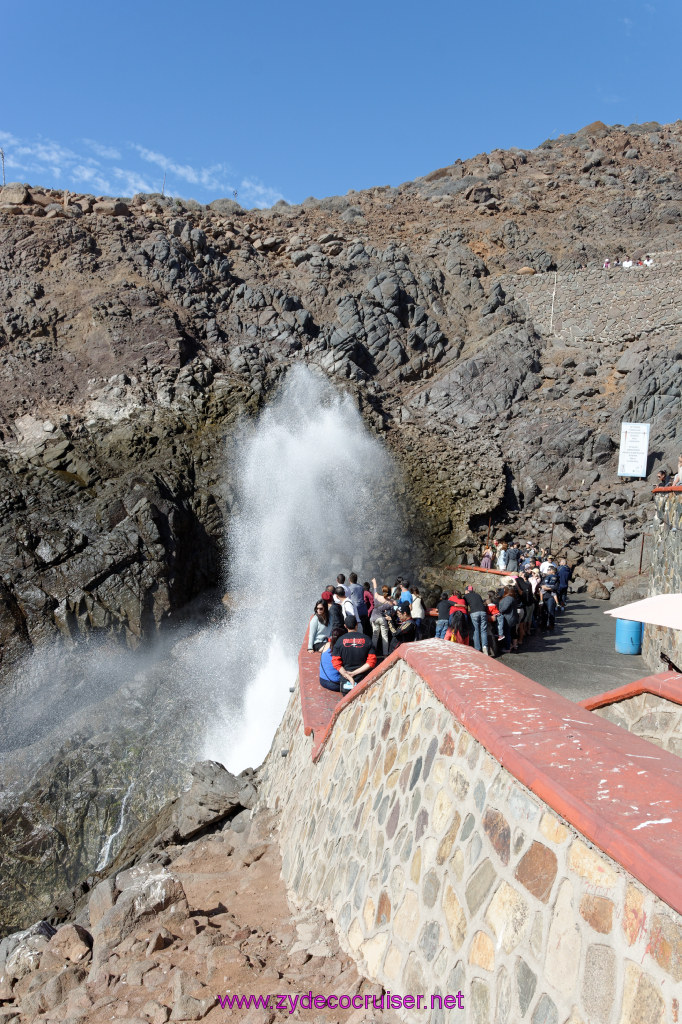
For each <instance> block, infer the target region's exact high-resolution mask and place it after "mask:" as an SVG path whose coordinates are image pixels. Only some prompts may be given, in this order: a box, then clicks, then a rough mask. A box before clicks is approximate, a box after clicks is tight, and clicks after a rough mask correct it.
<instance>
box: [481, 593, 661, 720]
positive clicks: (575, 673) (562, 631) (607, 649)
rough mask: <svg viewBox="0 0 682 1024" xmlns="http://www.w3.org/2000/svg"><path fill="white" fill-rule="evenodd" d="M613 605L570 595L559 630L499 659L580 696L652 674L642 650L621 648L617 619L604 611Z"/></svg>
mask: <svg viewBox="0 0 682 1024" xmlns="http://www.w3.org/2000/svg"><path fill="white" fill-rule="evenodd" d="M621 603H622V602H621ZM609 607H610V605H609V604H608V603H607V602H605V601H594V600H592V599H591V598H589V597H584V596H583V595H582V594H577V595H574V596H573V597H569V600H568V603H567V605H566V611H565V612H557V617H556V629H555V630H554V632H553V633H544V634H543V633H535V634H533V636H532V637H531V638H530V640H529V641H528V642H527V643H526V644H525V645H524V646H523V647H522V648H521V650H520V651H519V652H518V653H517V654H505V655H503V656H502V657H501V658H500V659H499V660H500V661H501V662H503V663H504V664H505V665H509V666H510V668H513V669H514V670H515V671H516V672H520V673H521V674H522V675H524V676H527V677H528V678H529V679H533V680H534V681H535V682H536V683H542V685H543V686H546V687H547V688H548V689H550V690H554V692H555V693H559V694H561V696H562V697H566V699H567V700H572V701H576V702H577V701H580V700H584V699H585V698H586V697H595V696H597V695H598V694H600V693H605V692H606V691H607V690H614V689H615V688H616V687H617V686H623V685H624V684H625V683H632V682H634V681H635V680H636V679H641V678H642V677H643V676H647V675H649V674H650V672H651V671H652V670H651V669H650V668H648V667H647V665H646V664H645V662H644V659H643V658H642V657H641V656H639V655H631V654H630V655H629V654H617V653H616V649H615V637H616V622H615V619H612V618H611V617H610V616H609V615H604V612H605V610H606V609H607V608H609Z"/></svg>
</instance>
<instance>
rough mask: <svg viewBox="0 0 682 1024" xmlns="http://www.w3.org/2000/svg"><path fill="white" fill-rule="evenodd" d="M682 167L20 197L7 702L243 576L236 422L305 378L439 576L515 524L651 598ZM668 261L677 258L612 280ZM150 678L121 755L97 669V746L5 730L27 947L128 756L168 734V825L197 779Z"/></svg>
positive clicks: (613, 154)
mask: <svg viewBox="0 0 682 1024" xmlns="http://www.w3.org/2000/svg"><path fill="white" fill-rule="evenodd" d="M681 168H682V123H681V122H678V123H676V124H674V125H668V126H660V125H656V124H648V125H638V126H630V127H629V128H623V127H618V126H616V127H612V128H607V127H606V126H604V125H602V124H594V125H591V126H589V127H587V128H585V129H583V130H582V131H580V132H578V133H577V134H575V135H571V136H562V137H560V138H559V139H556V140H548V141H547V142H545V143H543V144H542V145H540V146H539V147H538V148H537V149H534V150H531V151H526V150H523V151H522V150H516V149H515V150H510V151H507V152H502V151H494V152H492V153H490V154H481V155H479V156H477V157H474V158H472V159H470V160H466V161H461V160H457V161H456V162H455V163H453V164H452V165H451V166H448V167H444V168H441V169H439V170H437V171H434V172H433V173H432V174H430V175H427V176H426V177H425V178H422V179H419V180H417V181H414V182H406V183H405V184H403V185H401V186H399V187H398V188H390V187H380V188H374V189H370V190H368V191H366V192H351V193H349V194H348V195H347V196H342V197H333V198H329V199H324V200H316V199H309V200H306V201H305V202H304V203H303V204H301V205H300V206H288V205H287V204H285V203H279V204H277V205H276V206H275V207H273V208H272V209H270V210H262V211H245V210H243V209H241V208H240V207H239V206H237V204H235V203H233V202H232V201H230V200H218V201H216V202H214V203H212V204H210V206H208V207H204V206H201V205H199V204H198V203H195V202H192V201H181V200H177V199H171V198H168V197H164V196H160V195H138V196H135V197H132V198H129V199H125V200H123V199H116V200H111V199H107V198H104V197H99V198H95V197H92V196H84V195H73V194H71V195H69V194H64V193H62V192H59V193H57V192H54V191H50V190H49V189H46V188H40V187H34V186H27V185H24V184H9V185H6V186H5V187H4V188H3V189H2V190H1V191H0V269H1V270H2V274H1V275H0V509H1V511H2V515H1V516H0V560H1V564H2V573H1V574H0V659H1V665H2V670H3V674H2V682H3V684H6V682H7V680H8V679H9V678H10V674H11V670H12V668H13V667H14V666H15V665H16V664H18V663H19V662H20V661H21V658H22V655H24V654H26V653H27V652H31V651H34V650H38V649H45V648H46V647H48V648H55V647H56V648H57V650H59V647H60V645H65V646H71V645H73V643H74V641H75V640H77V639H78V638H84V637H85V638H87V637H92V636H93V635H95V636H101V637H105V638H107V640H113V641H116V640H120V641H121V642H122V643H123V644H125V645H127V646H128V647H136V646H138V645H140V643H141V642H142V641H143V640H144V639H145V638H149V637H151V636H153V635H155V634H156V633H157V632H159V631H160V630H161V629H162V627H163V625H164V623H165V622H166V620H167V619H168V618H169V616H172V621H174V620H175V618H176V613H177V611H178V610H179V609H180V608H182V607H183V606H187V605H188V602H190V601H191V600H192V599H193V598H195V597H196V596H197V595H201V594H206V593H207V592H208V591H209V590H210V588H212V587H215V586H217V585H218V584H221V583H223V579H222V574H223V545H224V539H225V536H226V534H228V535H229V530H230V519H231V513H232V510H233V506H234V487H233V475H234V471H235V468H234V466H233V464H232V460H231V451H232V443H233V440H234V437H235V431H236V430H237V428H238V424H239V422H240V420H241V418H242V417H250V416H253V415H254V414H255V413H256V412H257V411H258V410H259V409H260V408H261V407H262V405H263V404H264V402H265V401H266V400H267V399H268V397H269V396H270V395H271V394H272V392H273V390H274V389H275V388H276V387H277V385H278V383H279V382H280V381H281V379H282V377H283V375H284V374H285V373H286V371H287V370H288V369H289V368H290V367H291V366H292V365H295V364H297V363H300V362H305V363H306V364H308V365H310V366H311V367H314V368H317V369H318V370H319V372H321V373H323V374H324V375H326V376H328V377H329V378H330V379H331V380H332V381H333V382H334V383H335V384H336V385H337V386H338V387H340V388H343V389H345V390H347V391H348V392H349V393H350V394H352V395H353V396H354V398H355V400H356V402H357V405H358V408H359V409H360V410H361V412H362V414H363V416H364V419H365V421H366V423H367V425H368V427H369V428H370V429H371V430H372V431H373V432H374V433H375V434H377V435H379V436H380V437H381V438H382V439H383V441H384V443H385V444H386V446H387V448H388V449H389V450H390V452H391V453H392V454H393V455H394V457H395V459H396V462H397V464H398V465H399V467H400V468H401V469H402V477H403V483H402V499H403V501H402V504H403V508H404V513H405V518H406V521H407V530H408V535H409V536H410V538H411V539H412V541H413V542H414V554H413V557H412V558H411V560H410V569H411V570H414V569H415V568H418V567H419V566H420V565H421V566H424V565H426V564H428V565H432V566H433V565H435V566H438V565H439V564H448V563H452V562H455V561H459V560H460V558H461V557H462V556H463V555H464V553H465V552H467V551H469V550H470V549H471V548H472V547H473V546H474V545H475V544H476V543H478V542H480V540H481V539H482V538H484V537H485V535H486V533H487V530H488V524H489V523H490V524H491V531H492V535H493V536H497V537H500V538H502V537H508V536H512V535H513V536H521V537H530V538H533V539H539V540H540V541H541V542H544V543H547V542H549V541H550V539H551V542H552V546H553V547H554V549H555V551H560V552H563V551H566V553H567V554H568V555H569V559H570V561H571V562H573V563H574V564H575V565H576V575H577V577H578V583H577V585H578V586H579V587H582V586H585V585H586V584H588V583H589V584H590V585H591V586H592V588H593V591H594V588H596V591H597V592H598V593H599V594H601V596H604V597H608V595H609V592H610V591H611V590H612V589H613V588H614V587H615V586H616V585H617V584H619V583H621V582H622V581H623V579H625V580H627V579H628V578H630V579H631V578H632V577H633V574H634V576H635V582H636V573H637V568H638V564H639V558H640V553H641V543H642V542H641V537H642V534H648V533H650V532H651V530H650V529H648V523H649V521H650V519H651V518H652V516H653V503H652V501H651V495H650V487H651V483H650V482H623V481H620V480H619V479H618V478H617V476H616V453H617V445H618V440H619V434H620V423H621V420H622V419H624V418H625V419H632V420H648V421H650V422H651V449H650V450H651V452H652V458H651V466H650V469H651V470H652V471H653V469H654V468H656V467H658V466H659V465H661V464H662V463H665V462H667V463H668V464H670V463H671V462H672V461H673V457H675V460H676V455H677V453H678V451H679V450H681V449H682V446H681V444H680V442H681V438H680V422H681V421H680V416H679V398H680V383H679V370H680V359H681V358H682V343H681V338H680V323H681V322H682V295H681V288H680V280H681V279H682V278H681V275H680V269H681V267H682V252H680V251H679V250H677V249H676V246H677V245H678V244H679V243H678V241H677V239H678V236H679V225H680V221H681V220H682V184H681V178H680V173H681ZM639 252H642V253H643V252H650V253H652V254H653V262H654V265H653V266H652V267H649V268H633V269H631V270H622V269H620V268H618V269H613V270H610V271H603V270H602V269H601V267H602V262H603V258H604V257H605V256H609V257H610V258H611V260H612V261H614V260H615V259H616V257H618V256H621V257H623V256H625V255H630V256H636V255H637V254H638V253H639ZM333 457H334V453H333V451H331V452H330V460H333ZM380 488H381V481H377V493H380ZM645 542H646V543H648V544H650V543H651V541H650V539H649V540H647V538H646V537H645ZM647 565H648V559H647V549H646V547H645V549H644V561H643V566H644V569H646V568H647ZM79 650H80V649H79ZM103 657H108V655H107V654H106V652H105V654H104V655H103ZM126 679H127V684H126V689H125V700H129V701H130V705H129V708H128V709H127V710H126V713H125V715H120V714H118V713H117V719H121V718H123V720H124V726H125V728H123V730H120V729H119V730H118V732H117V733H116V734H115V735H114V733H110V732H109V731H108V729H109V728H110V719H111V717H112V716H111V714H110V709H111V708H112V707H113V706H116V705H117V702H118V698H117V696H116V693H115V692H112V694H109V695H105V696H106V699H100V697H98V698H97V701H96V702H95V700H94V698H93V697H92V695H91V694H90V689H91V687H92V680H91V677H90V675H89V672H88V669H87V665H86V663H83V666H80V667H77V668H76V669H74V671H73V672H71V673H70V674H69V675H68V678H67V679H66V680H65V682H64V683H63V688H64V694H67V693H70V692H73V693H75V694H77V695H79V696H82V697H83V708H84V711H83V715H84V718H83V723H84V724H83V727H82V728H81V726H80V725H79V724H78V722H76V724H77V725H78V728H76V729H75V731H74V732H73V734H72V735H71V737H70V738H69V740H68V742H67V743H65V744H62V743H61V741H60V740H59V737H58V736H55V738H54V749H53V751H52V755H51V757H50V758H49V759H48V760H45V758H44V757H42V758H36V759H35V760H31V758H32V751H31V750H30V749H27V750H26V751H24V752H23V753H22V756H21V758H20V757H19V756H18V754H17V753H16V749H17V743H18V741H19V738H18V737H17V736H10V737H9V738H8V740H7V742H5V738H3V743H2V746H1V748H0V749H2V751H3V753H2V755H1V758H0V767H2V768H3V771H5V769H7V766H9V770H10V774H11V772H12V771H14V773H15V776H16V778H15V779H14V781H13V790H12V794H11V799H10V798H9V797H8V793H7V791H5V793H4V794H3V800H2V803H0V813H1V814H2V820H1V822H0V824H2V829H1V831H2V835H3V841H2V844H0V847H2V848H1V849H0V856H2V857H3V858H4V859H6V860H7V862H8V863H13V864H14V865H15V868H14V869H13V871H15V873H16V875H15V874H13V875H12V883H13V884H12V893H11V894H10V896H9V897H8V902H7V903H6V905H5V906H4V907H3V916H4V921H3V924H4V926H5V927H7V926H8V925H11V924H18V923H20V921H19V920H18V919H17V916H16V915H17V912H18V911H17V908H18V907H20V906H22V905H23V906H24V911H23V914H24V917H23V918H22V921H30V920H32V919H33V918H34V917H35V916H36V915H37V913H38V912H39V908H41V907H42V906H43V904H44V903H45V900H46V899H47V900H49V898H50V897H51V896H53V895H54V894H55V893H56V892H58V891H59V890H60V889H61V888H64V887H66V886H69V885H72V884H73V883H74V881H75V879H77V878H78V877H80V876H82V875H83V874H86V873H87V872H88V871H91V870H92V869H93V867H94V866H95V864H96V863H97V861H98V859H99V858H100V856H101V848H102V842H103V838H106V835H107V834H111V831H112V829H116V828H118V827H119V826H120V823H121V821H122V812H123V808H124V801H125V799H126V794H127V792H128V790H129V784H130V770H129V767H128V766H127V761H126V757H123V758H122V757H121V756H120V755H121V751H125V752H127V753H130V752H131V751H132V752H133V753H134V750H135V748H136V747H137V746H139V745H140V736H142V735H144V736H145V737H146V740H147V743H148V744H152V743H155V744H156V746H155V747H154V749H155V750H158V751H160V754H159V758H158V764H157V763H156V761H155V762H154V764H153V765H151V766H148V770H147V769H146V770H147V776H146V778H147V780H148V785H147V788H146V790H145V795H146V797H147V798H149V799H152V798H153V799H152V803H153V804H154V802H155V804H154V805H155V806H157V807H158V806H160V804H161V803H162V802H163V800H164V799H165V798H166V797H167V796H168V795H169V793H170V792H172V791H173V788H174V787H176V786H178V785H181V778H182V777H183V771H184V767H183V766H182V765H179V764H178V763H177V760H178V759H177V757H176V759H175V762H174V763H175V764H176V767H177V778H176V777H171V776H170V775H168V773H167V771H166V768H167V765H166V761H167V757H166V753H165V749H164V746H163V739H164V730H165V729H168V738H169V742H170V743H171V745H172V746H173V749H174V750H176V752H177V750H178V749H179V746H180V745H181V744H182V743H183V742H184V738H185V736H186V733H187V731H188V729H190V731H191V723H190V721H189V718H190V716H187V720H185V717H184V716H182V715H177V714H176V713H174V712H172V711H171V710H169V708H170V705H168V706H167V707H166V709H165V712H164V714H165V717H164V716H163V715H162V714H161V712H160V711H159V703H158V702H156V697H155V695H156V693H157V692H158V693H159V694H162V693H163V691H164V688H165V686H166V680H165V679H162V678H158V679H156V680H153V681H152V685H151V686H150V687H149V688H148V689H147V690H146V691H145V692H146V697H145V699H144V700H142V699H141V697H140V692H141V688H140V686H138V684H137V683H136V680H135V670H134V669H131V670H130V672H129V676H128V677H126ZM12 685H13V686H14V687H18V690H17V693H18V697H19V700H21V699H23V698H22V691H21V680H19V682H17V681H16V676H14V677H13V679H12ZM4 689H5V690H6V689H7V687H6V686H4ZM62 697H63V695H62V694H61V693H60V694H58V695H57V698H56V699H55V702H54V705H52V704H51V705H49V706H46V708H45V711H44V717H45V716H48V717H49V715H50V714H51V709H52V707H53V706H54V707H55V708H57V709H58V708H59V707H60V706H61V705H60V701H62ZM64 699H66V698H65V697H64ZM145 702H146V703H145ZM95 703H97V705H98V710H97V713H96V714H95V712H94V711H93V708H94V704H95ZM79 714H80V712H79ZM107 716H109V718H108V717H107ZM85 719H87V722H86V721H85ZM57 720H58V719H57V718H55V721H57ZM128 725H130V731H129V732H128V731H127V728H128ZM11 729H14V725H12V726H11ZM25 742H26V741H25ZM149 749H151V748H149ZM126 756H127V754H126ZM12 765H14V769H12ZM164 773H165V774H164ZM3 777H5V776H3ZM138 782H139V779H138ZM169 787H170V788H169ZM152 791H153V792H152ZM74 795H75V797H77V798H78V799H77V800H76V801H75V803H74ZM137 799H138V798H136V797H133V798H131V800H130V804H129V806H128V811H129V812H130V813H132V815H133V818H134V819H137V820H140V819H142V818H143V817H144V815H145V813H148V811H149V808H148V807H147V808H146V809H145V808H144V807H143V806H141V805H140V804H139V803H137V802H136V800H137ZM78 801H80V803H79V802H78ZM29 876H30V881H29ZM19 879H21V885H18V884H17V885H15V884H14V883H15V882H17V883H18V881H19ZM22 887H23V888H22ZM0 926H1V925H0Z"/></svg>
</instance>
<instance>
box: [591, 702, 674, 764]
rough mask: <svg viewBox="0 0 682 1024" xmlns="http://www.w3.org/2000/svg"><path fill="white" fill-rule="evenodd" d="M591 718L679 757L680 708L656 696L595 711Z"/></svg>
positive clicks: (618, 703)
mask: <svg viewBox="0 0 682 1024" xmlns="http://www.w3.org/2000/svg"><path fill="white" fill-rule="evenodd" d="M593 714H595V715H599V717H600V718H606V719H607V721H609V722H613V724H614V725H619V726H621V728H623V729H627V731H628V732H633V733H635V735H636V736H642V737H643V739H645V740H649V742H650V743H655V744H656V746H657V747H662V748H663V750H669V751H670V753H671V754H677V756H678V757H682V705H680V704H675V703H674V702H673V701H671V700H666V699H665V697H659V696H658V694H655V693H640V694H638V695H637V696H636V697H628V698H627V700H621V701H618V702H617V703H615V704H608V705H606V706H605V707H603V708H595V710H594V712H593Z"/></svg>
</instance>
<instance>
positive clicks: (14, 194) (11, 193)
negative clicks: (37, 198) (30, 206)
mask: <svg viewBox="0 0 682 1024" xmlns="http://www.w3.org/2000/svg"><path fill="white" fill-rule="evenodd" d="M28 202H29V195H28V189H27V188H26V186H25V185H22V183H21V182H20V181H8V182H7V184H6V185H3V187H2V188H1V189H0V203H2V204H3V205H4V204H5V203H7V204H8V205H10V206H21V205H22V204H23V203H28Z"/></svg>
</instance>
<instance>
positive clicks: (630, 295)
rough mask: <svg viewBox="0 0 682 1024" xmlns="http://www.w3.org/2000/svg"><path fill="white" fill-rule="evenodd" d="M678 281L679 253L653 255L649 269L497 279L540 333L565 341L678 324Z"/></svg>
mask: <svg viewBox="0 0 682 1024" xmlns="http://www.w3.org/2000/svg"><path fill="white" fill-rule="evenodd" d="M681 281H682V257H680V256H679V255H678V254H669V255H663V256H661V257H660V258H657V259H656V261H655V265H654V266H653V267H639V268H637V267H632V268H631V269H629V270H622V269H620V268H616V269H613V270H599V269H589V270H580V271H575V272H574V273H560V274H556V275H555V274H554V273H547V274H536V275H535V276H529V277H518V276H513V277H512V276H507V275H505V276H504V277H503V278H501V279H500V283H501V284H502V287H503V288H504V290H505V292H507V293H508V294H512V295H514V296H515V298H516V300H517V302H519V303H520V304H521V305H522V307H524V309H525V310H526V312H527V314H528V315H529V316H530V317H531V319H532V320H533V322H534V323H535V326H536V328H537V329H538V330H539V331H540V333H541V334H544V335H553V336H555V337H556V338H557V339H560V340H563V341H564V342H565V343H568V344H570V343H571V342H572V341H577V340H579V339H582V338H587V337H593V338H595V339H601V340H604V341H617V340H619V339H621V338H627V337H628V336H630V335H631V336H633V337H636V336H639V335H642V334H649V333H651V332H654V331H668V330H672V329H674V328H679V327H680V325H681V324H682V286H681V284H680V282H681ZM552 303H553V309H552Z"/></svg>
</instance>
